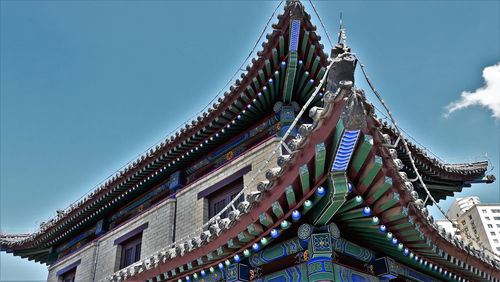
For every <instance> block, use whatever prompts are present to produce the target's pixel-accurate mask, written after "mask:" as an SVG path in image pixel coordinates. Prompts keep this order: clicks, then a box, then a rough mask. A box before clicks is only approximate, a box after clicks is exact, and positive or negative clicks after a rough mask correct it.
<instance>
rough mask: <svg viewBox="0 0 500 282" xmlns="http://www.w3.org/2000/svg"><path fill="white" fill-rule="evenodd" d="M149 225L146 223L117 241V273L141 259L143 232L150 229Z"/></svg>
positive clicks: (115, 243)
mask: <svg viewBox="0 0 500 282" xmlns="http://www.w3.org/2000/svg"><path fill="white" fill-rule="evenodd" d="M148 225H149V223H148V222H146V223H144V224H142V225H140V226H139V227H137V228H135V229H134V230H132V231H130V232H128V233H127V234H125V235H123V236H121V237H119V238H118V239H116V240H115V242H114V245H115V246H118V249H117V255H116V260H115V271H117V270H118V269H122V268H124V267H127V266H129V265H131V264H133V263H134V262H137V261H139V260H140V259H141V247H142V232H143V231H144V230H145V229H146V228H148ZM118 267H119V268H118Z"/></svg>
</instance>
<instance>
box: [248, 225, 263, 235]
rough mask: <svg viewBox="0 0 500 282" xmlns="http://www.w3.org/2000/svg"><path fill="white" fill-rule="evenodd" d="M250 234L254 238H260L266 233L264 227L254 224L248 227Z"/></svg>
mask: <svg viewBox="0 0 500 282" xmlns="http://www.w3.org/2000/svg"><path fill="white" fill-rule="evenodd" d="M247 230H248V233H250V235H253V236H258V235H259V234H260V233H262V232H264V230H263V229H262V226H261V225H260V224H258V223H252V224H250V225H248V226H247Z"/></svg>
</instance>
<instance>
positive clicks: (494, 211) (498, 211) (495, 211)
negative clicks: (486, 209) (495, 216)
mask: <svg viewBox="0 0 500 282" xmlns="http://www.w3.org/2000/svg"><path fill="white" fill-rule="evenodd" d="M491 212H492V213H500V210H499V209H495V210H491Z"/></svg>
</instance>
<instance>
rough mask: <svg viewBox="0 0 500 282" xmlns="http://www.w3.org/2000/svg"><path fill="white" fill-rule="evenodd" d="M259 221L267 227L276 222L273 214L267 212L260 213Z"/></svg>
mask: <svg viewBox="0 0 500 282" xmlns="http://www.w3.org/2000/svg"><path fill="white" fill-rule="evenodd" d="M259 222H260V223H261V224H262V225H264V226H265V227H269V226H271V225H272V224H273V223H274V221H273V218H272V216H271V215H269V214H268V213H267V212H263V213H261V214H260V215H259Z"/></svg>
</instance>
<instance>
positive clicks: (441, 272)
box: [0, 0, 500, 282]
mask: <svg viewBox="0 0 500 282" xmlns="http://www.w3.org/2000/svg"><path fill="white" fill-rule="evenodd" d="M272 28H273V31H272V33H270V34H268V35H267V38H266V39H267V40H266V41H265V42H264V43H263V44H262V47H263V48H262V50H261V51H258V52H257V56H256V57H255V58H254V59H252V61H251V63H249V65H248V66H247V67H246V71H245V72H244V73H243V74H242V75H241V78H239V79H237V80H236V82H235V83H234V85H233V86H231V87H230V90H229V91H227V92H226V93H224V95H223V97H221V98H219V100H218V101H217V102H216V103H214V104H213V105H212V107H210V108H209V109H208V110H207V111H206V112H204V113H203V114H202V115H200V116H199V117H198V118H196V119H194V120H193V121H192V122H190V123H189V124H187V125H185V127H183V128H182V129H180V130H179V131H178V132H177V133H176V134H174V135H173V136H171V137H169V138H168V139H166V140H164V141H163V142H161V144H159V145H158V146H156V147H154V148H153V149H151V150H150V151H148V152H147V153H146V154H144V155H143V156H142V157H140V158H139V159H137V160H136V161H135V162H133V163H132V164H130V165H129V166H128V167H126V168H125V169H123V170H122V171H120V172H118V173H117V174H116V175H114V176H113V177H112V178H110V179H109V180H108V181H107V182H106V183H104V184H103V185H102V186H100V187H98V188H97V189H96V190H95V191H93V192H91V193H90V194H88V195H87V196H86V197H85V198H84V199H82V200H81V201H79V202H77V203H76V204H74V205H72V206H70V207H69V208H68V209H65V210H58V212H57V217H55V218H53V219H51V220H49V221H48V222H44V223H42V224H40V229H39V230H38V231H37V232H34V233H28V234H1V235H0V246H1V249H2V250H3V251H6V252H9V253H12V254H13V255H14V256H20V257H22V258H26V259H29V260H34V261H36V262H40V263H44V264H47V265H48V267H49V275H48V280H49V281H151V282H152V281H259V282H264V281H275V282H276V281H381V280H395V281H486V280H487V281H497V282H498V281H500V261H498V260H495V259H494V257H492V256H490V255H488V254H487V253H485V252H484V251H481V250H478V249H476V248H474V246H473V245H471V244H466V243H464V241H463V240H462V238H461V237H459V236H453V235H452V234H449V233H446V231H445V230H444V229H443V228H440V227H439V226H438V225H437V224H436V223H435V221H434V219H433V217H432V216H431V215H429V212H428V210H427V208H426V207H427V206H428V205H430V204H432V203H433V202H432V201H431V199H434V200H435V201H439V200H441V199H445V198H446V197H450V196H453V195H454V193H455V192H460V191H461V190H462V189H463V188H465V187H471V185H472V184H473V183H492V182H494V181H495V177H494V176H492V175H486V170H487V166H488V162H475V163H461V164H446V163H441V162H440V161H438V160H436V159H434V158H432V157H430V156H428V155H427V154H426V153H425V152H424V150H422V149H420V148H419V147H417V146H416V145H414V144H412V143H411V142H409V141H408V140H406V139H404V138H401V135H400V133H399V131H398V130H397V128H396V127H392V126H391V125H389V124H388V123H387V122H384V121H382V120H381V119H379V118H377V117H376V116H375V114H374V111H373V106H372V105H371V104H370V102H369V101H367V100H366V97H365V94H364V91H363V90H362V89H359V88H357V87H356V85H355V81H354V72H355V69H356V66H357V59H356V58H355V56H354V55H353V54H352V53H351V50H350V48H349V47H347V45H346V44H345V41H344V42H342V40H339V43H338V44H337V45H336V46H335V47H334V48H333V49H331V50H327V49H326V48H325V47H324V46H323V45H322V44H321V43H320V36H319V35H318V34H317V33H316V27H315V26H314V25H313V24H312V23H311V16H310V15H309V14H308V13H307V12H306V11H305V10H304V7H303V5H302V3H300V1H298V0H288V1H286V4H285V6H284V11H283V13H282V14H280V15H278V19H277V22H276V23H274V24H273V25H272ZM414 166H415V167H416V169H417V170H416V171H417V172H418V173H417V172H416V171H415V169H414ZM419 175H420V176H421V181H420V177H419Z"/></svg>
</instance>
